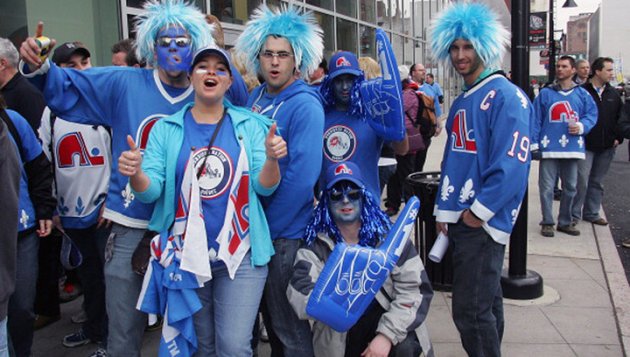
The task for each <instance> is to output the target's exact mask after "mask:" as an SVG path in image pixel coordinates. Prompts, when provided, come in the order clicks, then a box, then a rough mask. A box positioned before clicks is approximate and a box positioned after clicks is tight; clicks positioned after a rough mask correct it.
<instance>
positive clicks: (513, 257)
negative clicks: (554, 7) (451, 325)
mask: <svg viewBox="0 0 630 357" xmlns="http://www.w3.org/2000/svg"><path fill="white" fill-rule="evenodd" d="M549 1H553V0H549ZM528 30H529V1H522V0H512V81H513V82H514V84H516V85H517V86H519V87H521V88H522V89H523V91H525V93H530V89H529V44H528V37H527V34H528ZM527 193H528V191H526V192H525V197H524V198H523V203H522V204H521V210H520V212H519V215H518V218H517V219H516V224H515V225H514V229H513V230H512V235H511V236H510V258H509V268H508V269H507V270H504V271H503V274H502V276H501V287H502V288H503V296H504V297H506V298H510V299H522V300H526V299H535V298H538V297H541V296H542V294H543V279H542V277H541V276H540V275H539V274H538V273H536V272H534V271H531V270H527Z"/></svg>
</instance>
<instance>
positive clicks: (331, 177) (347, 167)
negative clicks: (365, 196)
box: [326, 161, 365, 190]
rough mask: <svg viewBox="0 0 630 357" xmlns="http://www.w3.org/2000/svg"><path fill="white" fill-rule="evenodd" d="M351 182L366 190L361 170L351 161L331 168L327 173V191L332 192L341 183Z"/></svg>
mask: <svg viewBox="0 0 630 357" xmlns="http://www.w3.org/2000/svg"><path fill="white" fill-rule="evenodd" d="M343 180H346V181H350V182H352V183H354V184H356V185H357V186H359V187H360V188H364V187H365V185H364V184H363V179H362V178H361V170H359V167H358V166H357V165H356V164H355V163H354V162H351V161H344V162H339V163H336V164H335V165H333V166H330V167H329V168H328V170H327V171H326V189H327V190H330V189H331V188H332V187H333V186H334V185H335V184H336V183H337V182H339V181H343Z"/></svg>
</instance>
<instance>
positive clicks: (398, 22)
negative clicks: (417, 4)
mask: <svg viewBox="0 0 630 357" xmlns="http://www.w3.org/2000/svg"><path fill="white" fill-rule="evenodd" d="M390 6H391V8H390V10H391V11H390V14H391V19H392V30H394V31H397V32H402V31H403V22H402V19H403V9H402V0H390Z"/></svg>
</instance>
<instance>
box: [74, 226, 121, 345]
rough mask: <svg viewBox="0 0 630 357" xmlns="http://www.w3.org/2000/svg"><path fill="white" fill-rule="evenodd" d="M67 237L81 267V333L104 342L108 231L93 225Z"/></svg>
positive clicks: (105, 329)
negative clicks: (83, 316) (77, 252)
mask: <svg viewBox="0 0 630 357" xmlns="http://www.w3.org/2000/svg"><path fill="white" fill-rule="evenodd" d="M66 233H67V234H68V236H69V237H70V238H71V239H72V240H73V241H74V242H75V243H76V244H77V246H78V247H79V250H80V251H81V255H82V256H83V263H82V264H81V265H80V266H79V267H78V268H77V275H78V276H79V280H80V281H81V285H82V286H83V309H84V310H85V314H86V315H87V321H86V322H85V323H83V326H82V328H83V332H85V335H86V336H87V337H88V338H89V339H90V340H92V341H94V342H97V341H102V342H104V343H106V342H107V313H106V311H105V276H104V275H103V265H104V263H105V243H106V242H107V237H108V236H109V233H110V229H109V228H105V227H101V228H96V224H95V225H93V226H91V227H88V228H85V229H66Z"/></svg>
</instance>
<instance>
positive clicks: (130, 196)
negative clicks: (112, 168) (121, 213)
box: [120, 182, 136, 208]
mask: <svg viewBox="0 0 630 357" xmlns="http://www.w3.org/2000/svg"><path fill="white" fill-rule="evenodd" d="M120 194H121V195H122V197H123V198H124V199H125V203H124V204H123V205H124V206H125V208H129V205H130V204H131V201H133V200H134V199H135V198H136V196H135V195H134V194H133V192H132V191H131V185H129V182H127V186H125V189H124V190H122V191H121V192H120Z"/></svg>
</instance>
